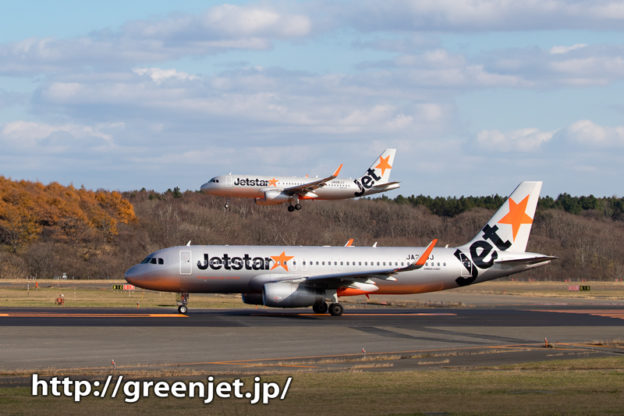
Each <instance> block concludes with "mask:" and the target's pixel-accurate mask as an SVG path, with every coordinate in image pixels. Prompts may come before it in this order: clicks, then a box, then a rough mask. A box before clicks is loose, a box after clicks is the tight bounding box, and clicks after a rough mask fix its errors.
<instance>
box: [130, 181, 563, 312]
mask: <svg viewBox="0 0 624 416" xmlns="http://www.w3.org/2000/svg"><path fill="white" fill-rule="evenodd" d="M541 187H542V183H541V182H523V183H521V184H520V185H519V186H518V187H517V188H516V189H515V191H514V192H513V193H512V194H511V196H510V197H509V199H508V200H507V201H505V203H504V204H503V205H502V206H501V208H500V209H499V210H498V211H497V212H496V214H494V216H493V217H492V218H491V219H490V220H489V221H488V223H487V224H486V225H485V226H484V227H483V228H482V229H481V231H479V233H478V234H477V235H476V236H475V237H474V238H473V239H472V240H471V241H470V242H469V243H467V244H464V245H462V246H459V247H454V248H448V247H447V248H437V247H435V245H436V243H437V240H433V241H432V242H431V243H430V244H429V245H428V246H427V247H375V246H373V247H354V246H351V245H350V244H349V243H347V245H345V246H343V247H305V246H228V245H219V246H191V245H190V242H189V244H188V245H186V246H179V247H170V248H165V249H162V250H158V251H156V252H154V253H152V254H150V255H149V256H147V257H146V258H145V259H144V260H143V261H142V262H141V263H140V264H137V265H135V266H132V267H131V268H130V269H128V270H127V271H126V273H125V278H126V280H127V281H128V282H129V283H132V284H134V285H136V286H138V287H142V288H146V289H153V290H162V291H170V292H179V293H180V297H179V301H178V305H179V307H178V311H179V312H180V313H187V311H188V309H187V302H188V296H189V293H190V292H203V293H241V294H242V298H243V302H245V303H249V304H258V305H265V306H273V307H282V308H295V307H304V306H312V307H313V310H314V311H315V312H317V313H325V312H327V311H329V313H330V314H331V315H341V314H342V312H343V307H342V305H341V304H340V303H338V297H339V296H352V295H371V294H408V293H422V292H432V291H437V290H444V289H451V288H455V287H459V286H465V285H469V284H472V283H478V282H482V281H486V280H491V279H496V278H498V277H502V276H507V275H510V274H513V273H518V272H522V271H525V270H529V269H532V268H535V267H539V266H543V265H545V264H548V263H550V261H551V260H552V259H554V257H551V256H547V255H544V254H536V253H527V252H525V249H526V246H527V242H528V240H529V233H530V231H531V225H532V223H533V218H534V215H535V208H536V205H537V201H538V199H539V193H540V190H541ZM328 302H329V306H328V304H327V303H328Z"/></svg>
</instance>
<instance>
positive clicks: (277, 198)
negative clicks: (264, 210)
mask: <svg viewBox="0 0 624 416" xmlns="http://www.w3.org/2000/svg"><path fill="white" fill-rule="evenodd" d="M291 197H292V195H288V194H286V193H284V192H282V191H278V190H270V191H265V192H264V197H263V198H256V204H258V205H279V204H283V203H284V202H288V200H290V198H291Z"/></svg>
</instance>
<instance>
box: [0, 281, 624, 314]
mask: <svg viewBox="0 0 624 416" xmlns="http://www.w3.org/2000/svg"><path fill="white" fill-rule="evenodd" d="M123 283H125V282H124V281H122V280H39V281H38V288H35V281H32V280H18V279H11V280H9V279H2V280H0V307H54V306H55V299H56V298H57V297H59V295H60V294H63V295H64V299H65V304H64V307H98V308H101V307H111V308H112V307H116V308H126V307H127V308H137V307H138V308H172V307H173V308H174V307H175V306H176V294H175V293H167V292H155V291H151V290H144V289H139V288H137V289H136V290H134V291H125V292H124V291H119V290H113V285H114V284H123ZM573 285H589V286H590V290H589V291H578V292H577V291H569V290H568V287H569V286H573ZM446 293H454V294H459V293H466V294H482V295H509V296H525V297H557V298H572V299H603V300H621V299H624V282H544V281H539V282H538V281H534V282H529V281H510V280H502V281H501V280H498V281H492V282H485V283H479V284H475V285H472V286H468V287H463V288H458V289H453V290H452V291H447V292H446ZM425 297H426V295H414V296H412V297H406V296H400V297H398V296H384V297H383V299H384V300H388V301H389V304H390V305H391V306H393V307H401V306H408V307H414V306H426V302H424V298H425ZM393 299H396V301H394V300H393ZM342 301H343V302H345V303H358V304H361V305H366V304H369V305H377V304H379V303H380V302H379V297H377V296H375V295H373V296H371V299H370V301H367V300H366V298H364V297H363V296H355V297H351V298H343V299H342ZM190 302H191V305H192V307H193V308H194V309H202V308H215V309H218V308H246V307H247V308H255V307H256V306H254V305H246V304H244V303H243V302H242V301H241V298H240V295H238V294H231V295H229V294H228V295H221V294H201V293H199V294H198V293H193V294H191V300H190ZM437 306H439V305H437ZM451 306H453V307H455V306H458V305H455V304H454V305H451Z"/></svg>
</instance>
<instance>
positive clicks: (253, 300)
mask: <svg viewBox="0 0 624 416" xmlns="http://www.w3.org/2000/svg"><path fill="white" fill-rule="evenodd" d="M242 298H243V302H245V303H246V304H248V305H264V303H263V302H262V293H243V294H242Z"/></svg>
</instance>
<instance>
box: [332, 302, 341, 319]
mask: <svg viewBox="0 0 624 416" xmlns="http://www.w3.org/2000/svg"><path fill="white" fill-rule="evenodd" d="M343 311H344V308H343V307H342V305H341V304H339V303H332V304H331V305H329V314H330V315H331V316H340V315H342V312H343Z"/></svg>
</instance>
